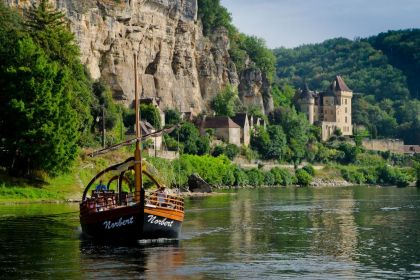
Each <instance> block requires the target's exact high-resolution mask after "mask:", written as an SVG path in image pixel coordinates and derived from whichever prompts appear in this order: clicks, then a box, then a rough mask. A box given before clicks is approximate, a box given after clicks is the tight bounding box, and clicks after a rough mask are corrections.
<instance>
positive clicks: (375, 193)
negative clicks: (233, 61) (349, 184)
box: [0, 187, 420, 279]
mask: <svg viewBox="0 0 420 280" xmlns="http://www.w3.org/2000/svg"><path fill="white" fill-rule="evenodd" d="M88 278H89V279H288V278H299V279H420V190H418V189H415V188H405V189H397V188H377V187H354V188H317V189H314V188H275V189H260V190H239V191H237V192H231V193H229V194H227V195H217V196H212V197H205V198H193V199H189V200H187V212H186V220H185V222H184V225H183V229H182V236H181V238H180V240H179V241H178V242H171V243H153V244H138V245H136V246H126V245H117V244H113V245H107V244H96V243H93V242H91V241H89V240H83V239H82V238H81V236H80V228H79V221H78V205H75V204H51V205H46V204H32V205H0V279H88Z"/></svg>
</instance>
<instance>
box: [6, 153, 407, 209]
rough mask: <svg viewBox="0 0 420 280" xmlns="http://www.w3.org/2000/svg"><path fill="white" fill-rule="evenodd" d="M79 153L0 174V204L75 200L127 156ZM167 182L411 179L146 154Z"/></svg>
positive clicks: (367, 168) (399, 171)
mask: <svg viewBox="0 0 420 280" xmlns="http://www.w3.org/2000/svg"><path fill="white" fill-rule="evenodd" d="M87 153H88V151H84V152H83V153H81V154H80V156H79V158H78V160H77V161H76V163H75V164H74V166H73V168H72V171H71V172H70V173H68V174H65V175H61V176H58V177H55V178H44V179H43V180H28V179H22V178H12V177H9V176H7V175H6V174H5V172H4V171H3V172H0V203H25V202H56V201H77V200H80V198H81V195H82V192H83V190H84V187H85V186H86V184H87V183H88V182H89V180H90V179H91V178H92V177H93V176H94V175H95V174H97V173H98V172H99V171H101V170H103V169H104V168H106V167H108V166H109V165H112V164H115V163H118V162H122V161H123V160H125V159H126V158H127V157H129V156H131V155H132V152H131V151H129V150H119V151H114V152H110V153H107V154H105V155H102V156H99V157H96V158H90V157H87V156H86V154H87ZM148 161H149V162H151V163H152V165H154V166H155V167H156V168H157V169H158V170H159V173H160V174H161V178H162V180H161V181H162V183H164V184H165V185H167V186H181V187H183V188H182V189H186V188H185V186H186V185H187V184H188V177H189V176H190V175H191V174H193V173H196V174H198V175H200V176H201V177H202V178H203V179H205V180H206V181H207V182H208V183H209V184H211V185H213V186H214V187H216V188H231V187H238V186H239V187H260V186H289V185H302V186H308V185H311V183H313V184H312V185H315V186H323V185H328V186H339V185H348V184H347V183H346V181H347V182H349V183H351V184H380V185H397V186H400V187H404V186H408V185H409V184H410V183H412V182H414V180H415V174H414V169H412V168H403V167H392V166H389V165H386V164H384V163H381V164H376V165H363V164H361V165H340V164H336V163H330V164H326V165H324V166H323V168H317V169H318V170H315V169H314V168H313V167H312V166H311V165H305V166H304V167H303V168H299V169H298V170H296V172H294V171H293V170H288V169H286V168H282V167H281V165H279V166H272V167H271V168H270V169H268V170H265V169H264V168H263V167H262V166H261V167H260V168H244V169H242V168H240V167H238V166H237V165H236V164H234V163H232V162H231V161H230V160H229V159H228V158H227V157H225V156H220V157H216V158H215V157H211V156H208V155H206V156H193V155H183V156H182V157H181V158H180V159H177V160H174V161H168V160H163V159H159V158H150V159H148Z"/></svg>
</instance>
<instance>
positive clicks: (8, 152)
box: [0, 37, 79, 175]
mask: <svg viewBox="0 0 420 280" xmlns="http://www.w3.org/2000/svg"><path fill="white" fill-rule="evenodd" d="M10 47H11V48H10V52H11V53H10V54H9V55H10V56H12V57H13V58H14V59H13V61H12V62H10V63H9V64H7V65H1V66H0V76H1V77H2V79H1V81H0V84H1V86H0V87H1V88H2V91H1V92H0V96H1V97H0V100H1V102H0V106H1V107H2V108H1V109H0V119H1V120H2V121H1V122H0V133H1V135H0V139H2V140H1V145H0V146H2V147H3V148H2V149H3V151H2V153H3V156H2V157H3V158H4V159H5V160H4V163H5V166H6V168H7V169H8V170H9V171H10V172H11V173H12V174H13V175H25V174H26V175H27V174H31V173H32V172H33V171H37V170H40V171H44V172H46V173H47V174H49V175H56V174H59V173H61V172H64V171H67V170H68V169H69V167H70V166H71V163H72V161H73V160H74V159H75V157H76V156H77V141H78V139H79V133H78V123H77V114H76V112H75V110H74V109H73V108H72V96H71V95H70V93H69V92H68V91H67V90H66V88H67V84H68V83H69V82H71V79H70V75H71V73H69V71H67V69H62V68H61V67H60V65H59V64H58V63H56V62H50V61H49V58H48V56H47V55H46V54H45V53H44V51H43V50H42V49H40V48H39V47H38V46H37V45H36V44H35V43H34V42H33V41H32V39H31V38H28V37H26V38H23V39H20V40H19V41H17V42H16V45H14V46H10Z"/></svg>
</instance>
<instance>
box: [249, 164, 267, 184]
mask: <svg viewBox="0 0 420 280" xmlns="http://www.w3.org/2000/svg"><path fill="white" fill-rule="evenodd" d="M246 174H247V176H248V183H249V184H250V185H251V186H254V187H257V186H261V185H262V184H264V174H263V172H262V171H261V170H259V169H256V168H253V169H250V170H247V171H246Z"/></svg>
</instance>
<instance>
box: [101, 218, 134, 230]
mask: <svg viewBox="0 0 420 280" xmlns="http://www.w3.org/2000/svg"><path fill="white" fill-rule="evenodd" d="M132 224H134V217H131V218H128V219H125V220H123V218H120V219H119V220H118V221H116V222H111V221H105V222H104V223H103V225H104V227H105V229H113V228H119V227H123V226H126V225H132Z"/></svg>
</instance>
